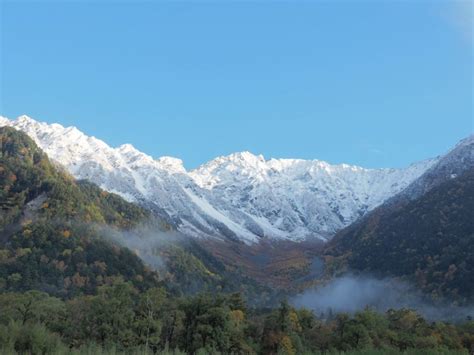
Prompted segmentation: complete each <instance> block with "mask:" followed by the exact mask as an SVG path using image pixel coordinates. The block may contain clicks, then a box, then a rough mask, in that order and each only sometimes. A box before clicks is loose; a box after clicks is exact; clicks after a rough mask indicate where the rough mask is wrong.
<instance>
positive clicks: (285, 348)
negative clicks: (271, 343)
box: [280, 335, 296, 355]
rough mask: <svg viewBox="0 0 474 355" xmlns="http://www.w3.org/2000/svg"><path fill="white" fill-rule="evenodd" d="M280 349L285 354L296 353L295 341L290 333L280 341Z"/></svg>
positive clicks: (291, 354)
mask: <svg viewBox="0 0 474 355" xmlns="http://www.w3.org/2000/svg"><path fill="white" fill-rule="evenodd" d="M280 350H281V353H283V354H285V355H295V354H296V351H295V349H294V348H293V343H292V342H291V339H290V337H289V336H288V335H284V336H283V337H282V338H281V341H280Z"/></svg>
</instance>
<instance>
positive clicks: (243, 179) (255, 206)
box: [0, 117, 472, 243]
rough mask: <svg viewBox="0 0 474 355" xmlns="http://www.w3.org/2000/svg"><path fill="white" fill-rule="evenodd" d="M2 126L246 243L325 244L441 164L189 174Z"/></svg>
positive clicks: (254, 167)
mask: <svg viewBox="0 0 474 355" xmlns="http://www.w3.org/2000/svg"><path fill="white" fill-rule="evenodd" d="M0 125H8V126H13V127H15V128H17V129H20V130H22V131H24V132H26V133H27V134H29V135H30V136H31V137H32V138H33V139H34V140H35V141H36V142H37V144H38V145H39V146H40V147H41V148H42V149H43V150H44V151H45V152H46V153H47V154H48V155H49V157H50V158H51V159H53V160H56V161H57V162H59V163H60V164H62V165H63V166H64V167H65V168H66V169H67V170H68V171H69V172H71V174H73V175H74V176H75V177H77V178H79V179H88V180H90V181H92V182H95V183H96V184H98V185H99V186H101V187H102V188H104V189H106V190H108V191H111V192H115V193H118V194H120V195H122V196H123V197H125V198H126V199H128V200H130V201H137V202H140V203H146V205H147V206H148V207H151V208H153V209H154V210H155V211H156V212H157V213H159V214H161V215H162V216H163V217H164V218H166V219H167V220H168V221H169V222H170V223H172V224H174V225H175V226H176V228H177V229H178V230H179V231H181V232H183V233H185V234H187V235H191V236H196V237H211V238H219V239H223V238H224V239H225V238H230V239H237V240H242V241H244V242H246V243H252V242H255V241H258V240H259V239H260V238H282V239H291V240H302V239H306V238H318V239H321V240H327V239H329V238H331V236H332V235H334V234H335V232H337V231H338V230H339V229H341V228H343V227H345V226H347V225H348V224H350V223H352V222H353V221H355V220H356V219H358V218H360V216H362V215H364V214H365V213H366V212H367V211H369V210H371V209H373V208H375V207H377V206H378V205H380V204H381V203H383V202H384V201H386V200H387V199H388V198H390V197H392V196H394V195H395V194H397V193H399V192H400V191H402V190H404V189H405V188H406V187H407V186H408V185H410V184H411V183H412V182H413V181H415V180H416V179H418V177H419V176H421V175H422V174H423V173H424V172H425V171H426V170H428V169H430V168H431V167H432V166H434V165H435V164H436V163H437V161H438V160H439V159H431V160H427V161H424V162H420V163H415V164H412V165H411V166H409V167H407V168H405V169H365V168H361V167H357V166H351V165H347V164H341V165H331V164H329V163H327V162H324V161H320V160H302V159H269V160H265V158H264V157H263V156H262V155H254V154H252V153H250V152H248V151H244V152H239V153H234V154H230V155H228V156H221V157H218V158H216V159H213V160H211V161H209V162H208V163H206V164H203V165H202V166H200V167H198V168H197V169H195V170H192V171H190V172H187V171H186V169H185V168H184V166H183V162H182V161H181V160H180V159H177V158H173V157H161V158H158V159H153V158H152V157H150V156H149V155H147V154H145V153H142V152H140V151H139V150H137V149H136V148H135V147H133V146H132V145H130V144H124V145H121V146H120V147H118V148H112V147H110V146H108V145H107V144H106V143H104V142H103V141H101V140H99V139H97V138H94V137H89V136H87V135H85V134H83V133H82V132H81V131H79V130H78V129H77V128H75V127H67V128H65V127H63V126H61V125H59V124H47V123H39V122H37V121H35V120H33V119H31V118H29V117H23V118H22V117H20V118H18V119H17V120H8V119H6V118H3V117H0ZM470 139H471V140H472V138H470Z"/></svg>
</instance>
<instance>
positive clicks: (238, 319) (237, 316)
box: [230, 309, 245, 326]
mask: <svg viewBox="0 0 474 355" xmlns="http://www.w3.org/2000/svg"><path fill="white" fill-rule="evenodd" d="M244 318H245V315H244V312H242V311H241V310H240V309H236V310H234V311H230V319H231V320H232V322H233V323H234V324H235V325H237V326H238V325H240V324H241V323H242V322H243V321H244Z"/></svg>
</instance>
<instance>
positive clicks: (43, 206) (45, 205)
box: [41, 202, 49, 209]
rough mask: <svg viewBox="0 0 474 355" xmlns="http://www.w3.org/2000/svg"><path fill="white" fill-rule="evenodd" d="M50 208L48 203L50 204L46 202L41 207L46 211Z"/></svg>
mask: <svg viewBox="0 0 474 355" xmlns="http://www.w3.org/2000/svg"><path fill="white" fill-rule="evenodd" d="M48 207H49V203H48V202H45V203H43V204H42V205H41V208H44V209H46V208H48Z"/></svg>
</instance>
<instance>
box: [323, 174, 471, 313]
mask: <svg viewBox="0 0 474 355" xmlns="http://www.w3.org/2000/svg"><path fill="white" fill-rule="evenodd" d="M327 254H328V255H329V260H331V263H332V264H335V265H337V264H338V266H337V267H341V266H348V267H350V268H351V269H352V270H360V271H366V272H370V273H372V274H375V275H380V276H397V277H405V278H407V279H408V280H410V281H412V282H414V283H416V284H417V286H418V287H419V288H420V289H421V290H423V291H424V292H425V293H426V294H429V295H430V297H431V298H432V299H433V300H437V299H440V298H446V299H451V300H455V301H456V302H457V303H461V304H463V303H464V304H468V303H469V302H471V301H472V300H473V298H474V273H473V272H472V270H473V268H474V169H470V170H468V171H466V172H465V173H464V174H462V175H460V176H452V177H451V178H450V179H449V180H448V181H445V182H444V183H442V184H440V185H439V186H437V187H435V188H433V189H432V190H430V191H428V192H427V193H425V194H424V195H422V196H421V197H419V198H417V199H415V200H406V199H405V200H397V201H395V202H394V203H388V204H386V205H382V206H381V207H379V208H377V209H376V210H374V211H373V212H372V213H370V214H369V215H368V216H367V217H365V218H363V219H362V220H361V221H360V222H358V223H355V224H354V225H351V226H349V227H348V228H346V229H345V230H343V231H341V232H340V233H338V234H337V235H336V237H335V238H334V239H333V240H332V241H331V242H330V243H329V246H328V248H327ZM334 256H335V257H336V258H335V259H332V257H334ZM337 267H336V269H337Z"/></svg>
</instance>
